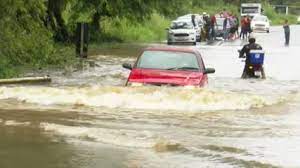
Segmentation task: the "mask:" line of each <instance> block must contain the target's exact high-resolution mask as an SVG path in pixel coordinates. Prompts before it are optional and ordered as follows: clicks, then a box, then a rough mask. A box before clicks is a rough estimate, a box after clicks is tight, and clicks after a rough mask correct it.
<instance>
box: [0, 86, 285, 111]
mask: <svg viewBox="0 0 300 168" xmlns="http://www.w3.org/2000/svg"><path fill="white" fill-rule="evenodd" d="M0 99H17V100H19V101H22V102H28V103H36V104H41V105H81V106H93V107H108V108H126V109H147V110H149V109H150V110H178V111H211V110H242V109H250V108H261V107H264V106H267V105H273V104H277V103H280V102H283V101H285V98H284V97H283V96H280V95H278V96H277V97H276V96H275V97H274V96H269V97H268V96H260V95H254V94H249V93H235V92H231V91H220V90H212V89H186V88H166V87H137V88H130V87H99V86H94V87H83V88H78V87H64V88H53V87H37V86H27V87H0Z"/></svg>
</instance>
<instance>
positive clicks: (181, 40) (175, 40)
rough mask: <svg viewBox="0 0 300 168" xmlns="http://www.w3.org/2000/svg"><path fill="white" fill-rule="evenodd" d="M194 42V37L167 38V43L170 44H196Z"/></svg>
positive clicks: (195, 38)
mask: <svg viewBox="0 0 300 168" xmlns="http://www.w3.org/2000/svg"><path fill="white" fill-rule="evenodd" d="M199 38H200V36H199ZM196 40H197V37H196V36H181V37H176V36H170V37H169V38H168V41H169V42H172V43H194V42H196Z"/></svg>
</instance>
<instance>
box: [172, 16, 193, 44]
mask: <svg viewBox="0 0 300 168" xmlns="http://www.w3.org/2000/svg"><path fill="white" fill-rule="evenodd" d="M174 43H191V44H193V45H196V43H197V31H196V29H195V28H194V26H193V24H192V22H191V21H185V20H176V21H173V22H172V24H171V26H170V28H169V29H168V44H169V45H170V44H174Z"/></svg>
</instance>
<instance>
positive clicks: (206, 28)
mask: <svg viewBox="0 0 300 168" xmlns="http://www.w3.org/2000/svg"><path fill="white" fill-rule="evenodd" d="M202 16H203V28H202V31H201V37H202V40H203V41H206V40H215V38H216V35H217V34H216V28H217V26H220V25H217V18H224V21H223V25H222V26H223V32H222V35H223V39H224V40H230V39H236V38H239V37H240V38H246V37H248V35H249V34H250V33H251V28H250V25H251V19H250V17H243V18H242V20H241V23H240V21H239V17H238V16H236V15H233V14H231V13H230V12H227V11H226V10H225V9H224V10H223V11H222V12H220V13H218V14H214V15H211V16H210V15H208V14H207V13H205V12H204V13H203V15H202ZM240 25H241V33H239V27H240Z"/></svg>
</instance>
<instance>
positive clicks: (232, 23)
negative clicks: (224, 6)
mask: <svg viewBox="0 0 300 168" xmlns="http://www.w3.org/2000/svg"><path fill="white" fill-rule="evenodd" d="M223 17H224V18H225V19H224V22H223V38H224V40H230V39H235V38H238V37H239V26H240V22H239V18H238V17H237V16H236V15H232V14H230V13H229V14H227V15H224V14H223Z"/></svg>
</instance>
